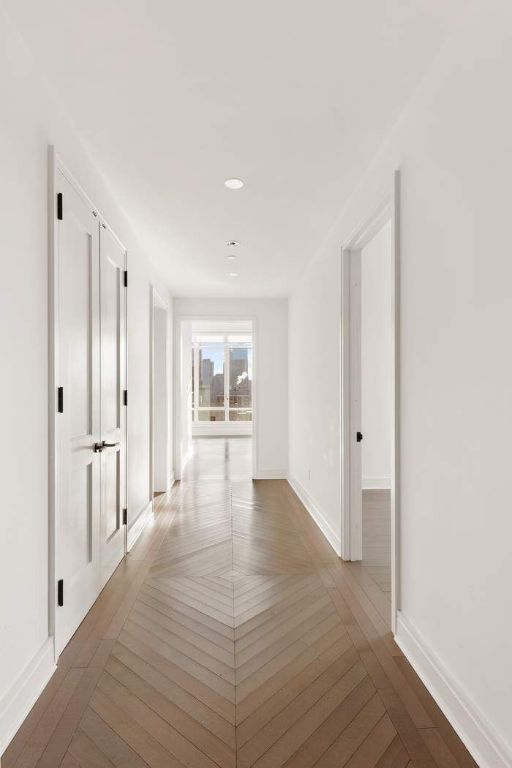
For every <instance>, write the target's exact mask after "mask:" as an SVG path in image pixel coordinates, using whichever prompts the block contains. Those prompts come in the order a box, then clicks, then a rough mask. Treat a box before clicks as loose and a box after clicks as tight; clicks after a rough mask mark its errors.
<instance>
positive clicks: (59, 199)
mask: <svg viewBox="0 0 512 768" xmlns="http://www.w3.org/2000/svg"><path fill="white" fill-rule="evenodd" d="M57 218H58V219H60V220H61V221H62V192H57Z"/></svg>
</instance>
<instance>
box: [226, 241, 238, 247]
mask: <svg viewBox="0 0 512 768" xmlns="http://www.w3.org/2000/svg"><path fill="white" fill-rule="evenodd" d="M226 245H227V247H228V248H237V247H238V246H239V245H240V243H239V242H238V240H228V241H227V243H226Z"/></svg>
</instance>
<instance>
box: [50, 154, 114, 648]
mask: <svg viewBox="0 0 512 768" xmlns="http://www.w3.org/2000/svg"><path fill="white" fill-rule="evenodd" d="M58 172H60V173H62V175H63V176H64V177H65V178H66V180H67V181H68V182H69V184H71V186H73V187H74V189H75V190H76V192H77V193H78V194H79V195H80V197H82V199H83V200H84V201H85V202H86V203H87V205H89V206H90V208H91V211H92V212H93V214H94V216H95V217H97V219H98V224H99V225H100V224H101V225H102V226H103V227H104V228H105V229H107V230H108V231H109V232H110V234H111V235H112V236H113V237H114V238H115V240H117V242H118V243H119V245H120V246H121V248H122V249H123V250H124V253H125V267H124V268H125V270H126V269H127V261H128V252H127V250H126V248H125V246H124V245H123V243H122V242H121V240H120V239H119V238H118V237H117V235H116V233H115V232H114V231H113V230H112V228H111V227H110V226H109V224H108V222H107V220H106V219H105V217H104V216H103V215H102V214H101V212H100V211H99V210H98V208H97V206H95V205H94V203H93V202H92V200H91V199H90V197H89V196H88V195H87V193H86V192H85V191H84V190H83V188H82V187H81V186H80V184H79V183H78V182H77V180H76V179H75V177H74V176H73V174H72V173H71V172H70V171H69V169H68V168H67V166H66V165H65V163H64V162H63V160H62V158H61V157H60V156H59V154H58V153H57V151H56V149H55V147H54V146H53V145H48V190H47V191H48V204H47V209H48V634H49V636H50V637H53V645H54V659H55V662H56V661H57V659H58V656H59V654H58V652H57V647H58V642H57V640H58V638H57V637H56V629H57V624H56V620H55V619H56V612H57V579H56V576H57V563H58V557H59V541H58V525H57V516H58V511H59V508H60V507H59V504H60V498H59V490H60V479H61V468H60V465H59V439H60V434H59V420H58V410H57V386H58V382H59V377H60V371H59V342H60V338H59V335H60V334H59V330H60V329H59V306H58V301H57V296H58V285H59V262H58V238H57V228H58V216H57V194H56V193H57V173H58ZM64 206H65V203H64ZM124 320H125V328H126V344H125V357H126V359H125V366H126V367H125V372H126V379H125V380H126V382H127V381H128V322H127V321H128V296H126V302H125V319H124ZM124 438H125V473H124V476H125V489H124V492H125V499H126V500H127V499H128V412H127V413H126V419H125V436H124ZM126 528H127V526H126V525H125V554H126Z"/></svg>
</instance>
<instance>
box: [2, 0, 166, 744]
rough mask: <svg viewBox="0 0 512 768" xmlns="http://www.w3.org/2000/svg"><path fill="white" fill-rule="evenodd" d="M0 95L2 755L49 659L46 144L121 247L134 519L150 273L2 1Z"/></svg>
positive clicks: (143, 466) (142, 452) (145, 439)
mask: <svg viewBox="0 0 512 768" xmlns="http://www.w3.org/2000/svg"><path fill="white" fill-rule="evenodd" d="M0 104H1V108H2V109H1V111H2V119H1V120H0V139H1V140H0V158H1V166H2V183H1V185H0V205H1V210H2V211H3V212H4V214H5V215H4V217H3V220H2V227H1V228H0V259H1V270H2V279H1V281H0V293H1V299H0V329H1V330H0V333H1V349H2V377H1V378H0V403H1V406H0V407H1V423H2V429H3V440H2V443H1V446H0V466H1V468H2V469H1V473H2V484H1V487H2V504H1V513H0V516H1V535H0V584H1V585H2V589H0V648H1V653H0V754H1V753H2V752H3V750H4V748H5V747H6V746H7V743H8V741H9V740H10V738H11V736H12V735H13V733H14V731H15V730H16V728H17V727H18V726H19V724H20V722H21V719H22V718H23V717H24V716H25V714H26V711H27V708H29V707H30V706H31V704H32V702H33V700H34V697H35V696H37V695H38V693H39V692H40V688H41V686H42V685H43V684H44V682H45V681H46V679H47V677H48V675H49V674H51V672H52V671H53V668H54V667H53V647H52V643H51V641H50V640H49V638H48V383H47V382H48V300H47V294H48V277H47V270H48V240H47V237H48V235H47V216H48V214H47V210H48V195H47V180H48V157H47V153H48V145H49V144H54V145H55V147H56V150H57V152H58V153H59V154H60V156H61V158H62V160H63V161H64V162H65V163H66V165H67V166H68V167H69V169H70V171H71V172H72V173H73V174H74V176H75V178H76V179H77V180H78V182H79V183H80V184H81V186H82V187H83V189H84V190H86V192H87V193H88V195H89V196H90V198H91V199H92V200H93V201H94V203H95V204H96V205H97V206H98V208H99V209H100V210H101V211H102V213H103V214H104V215H105V217H106V218H107V220H108V221H109V223H110V225H111V226H112V228H113V230H114V231H115V232H116V234H117V235H118V236H119V237H120V238H121V240H122V241H123V242H124V244H125V246H126V247H127V249H128V268H129V274H130V279H129V287H128V305H129V321H128V358H129V359H128V361H129V374H128V391H129V413H128V433H129V435H128V437H129V452H128V462H129V464H128V466H129V477H130V482H129V493H128V504H129V516H132V517H134V516H136V515H137V514H139V512H140V510H141V509H142V508H143V507H145V506H146V504H147V503H148V501H149V406H148V402H149V312H150V305H149V281H150V278H151V277H152V276H151V267H150V264H149V261H148V259H147V258H145V256H144V254H143V252H142V250H141V248H140V246H139V244H138V242H137V240H136V237H135V235H134V234H133V232H132V230H131V228H130V225H129V224H128V222H127V221H126V220H125V219H124V217H123V215H122V213H121V211H120V209H119V207H118V205H117V204H116V201H115V199H114V197H113V196H112V194H111V193H110V191H109V190H108V188H107V187H106V185H105V183H104V181H103V179H102V177H101V176H100V174H99V173H97V172H96V170H95V167H94V163H93V162H92V160H91V158H90V157H89V156H88V154H87V153H86V151H85V150H84V147H83V146H82V144H81V143H80V141H79V139H78V137H77V135H76V134H75V131H74V129H73V127H72V125H71V124H70V123H69V121H68V120H67V118H66V116H65V114H63V112H62V111H61V109H60V107H59V105H58V103H57V102H56V100H55V98H54V96H53V95H52V94H51V93H50V92H49V90H48V89H47V87H46V85H45V84H44V82H43V81H42V80H41V78H40V76H39V73H38V71H37V67H36V66H35V65H34V62H33V60H32V58H31V56H30V54H29V53H28V52H27V50H26V48H25V46H24V45H23V43H22V42H21V41H20V39H19V37H18V35H17V32H16V30H15V29H14V28H13V26H12V24H11V23H10V21H9V19H8V17H7V16H6V15H5V13H4V10H3V8H2V6H1V5H0ZM152 279H153V280H154V279H155V278H154V276H153V277H152ZM163 290H164V289H163ZM134 414H137V419H135V418H133V416H132V415H134ZM13 585H15V590H14V591H13Z"/></svg>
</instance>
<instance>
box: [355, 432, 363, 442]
mask: <svg viewBox="0 0 512 768" xmlns="http://www.w3.org/2000/svg"><path fill="white" fill-rule="evenodd" d="M362 439H363V433H362V432H356V440H357V442H358V443H360V442H361V440H362Z"/></svg>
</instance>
